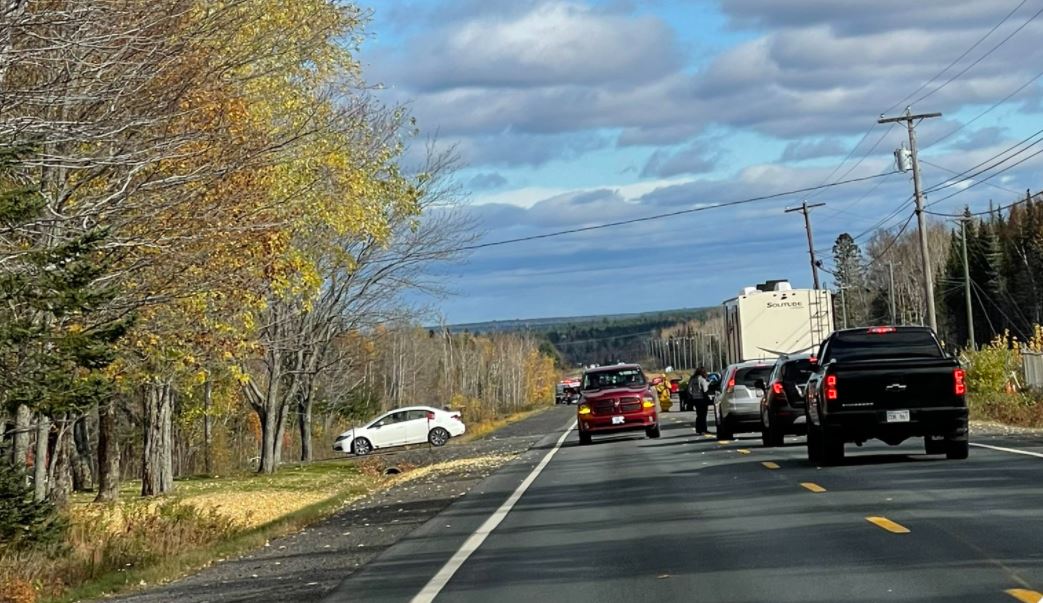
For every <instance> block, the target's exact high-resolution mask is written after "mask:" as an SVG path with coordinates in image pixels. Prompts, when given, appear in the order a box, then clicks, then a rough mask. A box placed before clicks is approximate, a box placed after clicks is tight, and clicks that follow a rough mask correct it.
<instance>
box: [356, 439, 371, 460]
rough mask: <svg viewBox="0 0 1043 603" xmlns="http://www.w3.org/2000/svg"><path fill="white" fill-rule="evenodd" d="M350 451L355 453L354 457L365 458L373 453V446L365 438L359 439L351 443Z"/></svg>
mask: <svg viewBox="0 0 1043 603" xmlns="http://www.w3.org/2000/svg"><path fill="white" fill-rule="evenodd" d="M351 451H352V452H354V453H355V456H366V455H367V454H369V453H371V452H373V444H371V443H370V441H369V440H367V439H366V438H359V439H357V440H355V441H354V442H352V443H351Z"/></svg>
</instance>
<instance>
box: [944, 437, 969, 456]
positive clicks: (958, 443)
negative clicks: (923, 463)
mask: <svg viewBox="0 0 1043 603" xmlns="http://www.w3.org/2000/svg"><path fill="white" fill-rule="evenodd" d="M970 452H971V446H970V444H969V443H968V442H967V440H945V458H947V459H949V460H950V461H962V460H964V459H965V458H967V457H968V456H970Z"/></svg>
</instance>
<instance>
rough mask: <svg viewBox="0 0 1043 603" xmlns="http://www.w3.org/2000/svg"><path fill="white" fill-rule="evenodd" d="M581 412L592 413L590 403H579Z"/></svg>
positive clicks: (584, 413)
mask: <svg viewBox="0 0 1043 603" xmlns="http://www.w3.org/2000/svg"><path fill="white" fill-rule="evenodd" d="M579 414H581V415H589V414H590V405H589V404H580V405H579Z"/></svg>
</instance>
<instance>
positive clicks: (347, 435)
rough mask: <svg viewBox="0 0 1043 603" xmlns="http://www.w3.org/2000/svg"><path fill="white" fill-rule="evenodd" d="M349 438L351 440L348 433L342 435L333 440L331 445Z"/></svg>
mask: <svg viewBox="0 0 1043 603" xmlns="http://www.w3.org/2000/svg"><path fill="white" fill-rule="evenodd" d="M349 438H351V434H350V433H346V434H342V435H339V436H337V439H336V440H333V443H334V444H336V443H337V442H343V441H344V440H347V439H349Z"/></svg>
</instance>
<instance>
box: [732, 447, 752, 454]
mask: <svg viewBox="0 0 1043 603" xmlns="http://www.w3.org/2000/svg"><path fill="white" fill-rule="evenodd" d="M735 452H738V453H739V454H749V453H750V451H749V450H746V449H745V448H740V449H738V450H736V451H735Z"/></svg>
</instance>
